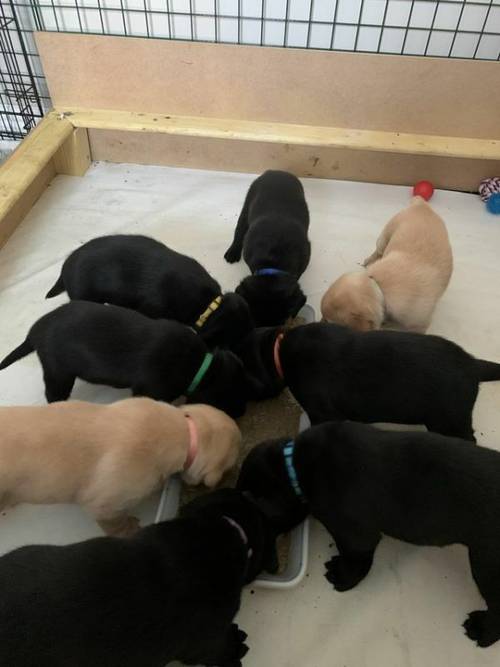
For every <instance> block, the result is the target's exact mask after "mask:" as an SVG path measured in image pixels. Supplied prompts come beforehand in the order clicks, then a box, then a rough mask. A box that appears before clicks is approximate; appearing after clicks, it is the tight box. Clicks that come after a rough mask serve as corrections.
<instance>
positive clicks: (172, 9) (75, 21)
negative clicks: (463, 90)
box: [0, 0, 500, 104]
mask: <svg viewBox="0 0 500 667" xmlns="http://www.w3.org/2000/svg"><path fill="white" fill-rule="evenodd" d="M0 3H1V4H4V0H0ZM7 4H12V6H13V7H14V8H15V10H16V15H17V18H18V24H19V35H20V40H21V41H24V43H25V44H26V52H27V61H28V64H29V65H30V67H31V69H32V73H33V78H34V81H35V83H36V86H37V89H38V92H39V96H40V99H41V102H42V104H45V103H47V102H48V95H47V91H46V88H45V83H44V79H43V72H42V70H41V66H40V62H39V58H38V55H37V53H36V48H35V44H34V41H33V39H32V31H33V30H34V29H38V30H48V31H59V32H78V33H91V34H105V35H125V36H133V37H154V38H160V39H173V40H194V41H208V42H219V43H230V44H233V43H234V44H257V45H265V46H281V47H295V48H306V49H307V48H313V49H325V50H334V51H358V52H365V53H386V54H399V55H414V56H415V55H416V56H434V57H439V58H469V59H482V60H497V61H498V60H500V0H9V2H7ZM15 52H16V54H17V53H18V52H19V49H17V50H16V51H15Z"/></svg>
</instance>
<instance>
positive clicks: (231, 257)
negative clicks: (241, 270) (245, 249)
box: [224, 246, 241, 264]
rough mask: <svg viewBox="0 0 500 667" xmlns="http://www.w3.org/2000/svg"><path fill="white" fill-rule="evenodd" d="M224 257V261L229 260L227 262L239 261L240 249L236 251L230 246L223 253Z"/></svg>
mask: <svg viewBox="0 0 500 667" xmlns="http://www.w3.org/2000/svg"><path fill="white" fill-rule="evenodd" d="M224 259H225V260H226V262H229V264H234V263H235V262H239V261H240V259H241V251H238V250H236V249H235V248H233V247H232V246H231V247H230V248H228V249H227V250H226V252H225V253H224Z"/></svg>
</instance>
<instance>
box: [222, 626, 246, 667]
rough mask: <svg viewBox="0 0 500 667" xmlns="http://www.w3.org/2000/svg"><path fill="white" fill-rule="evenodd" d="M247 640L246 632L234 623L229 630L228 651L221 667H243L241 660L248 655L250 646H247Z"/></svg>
mask: <svg viewBox="0 0 500 667" xmlns="http://www.w3.org/2000/svg"><path fill="white" fill-rule="evenodd" d="M246 638H247V634H246V632H243V630H240V629H239V627H238V625H237V624H236V623H233V624H232V625H231V627H230V629H229V633H228V638H227V644H226V650H225V652H224V657H223V659H222V660H221V662H220V667H241V659H242V658H243V657H244V656H245V655H246V654H247V653H248V646H247V645H246V644H245V640H246Z"/></svg>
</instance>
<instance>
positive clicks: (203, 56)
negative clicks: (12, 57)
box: [36, 32, 500, 139]
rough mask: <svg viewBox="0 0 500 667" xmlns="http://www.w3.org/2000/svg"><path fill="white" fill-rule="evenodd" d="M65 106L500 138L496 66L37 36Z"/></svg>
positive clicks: (499, 71) (55, 97)
mask: <svg viewBox="0 0 500 667" xmlns="http://www.w3.org/2000/svg"><path fill="white" fill-rule="evenodd" d="M36 41H37V45H38V49H39V52H40V55H41V58H42V63H43V69H44V72H45V75H46V78H47V82H48V86H49V90H50V93H51V96H52V102H53V104H54V106H55V107H56V108H60V107H65V106H68V107H87V108H93V109H117V110H123V111H139V112H146V113H148V112H149V113H154V112H159V113H160V112H162V113H163V114H171V115H176V116H203V117H208V118H239V119H242V120H255V121H269V122H276V123H298V124H301V125H314V126H321V127H343V128H363V129H365V130H381V131H386V132H391V131H398V132H405V133H410V134H412V133H413V134H435V135H442V136H454V137H455V136H456V137H466V138H469V137H478V138H482V139H489V138H492V139H500V113H498V110H499V109H500V85H499V77H500V66H499V64H498V63H497V62H486V61H477V60H460V59H455V58H429V57H426V58H422V57H418V56H417V57H413V56H396V55H394V56H393V55H376V54H362V53H341V52H331V51H316V50H314V49H293V48H276V47H261V46H245V45H231V44H206V43H200V42H198V43H196V42H181V41H174V40H162V39H148V38H131V37H111V36H103V35H77V34H64V33H54V32H52V33H38V34H37V35H36Z"/></svg>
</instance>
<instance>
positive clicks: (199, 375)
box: [186, 352, 214, 395]
mask: <svg viewBox="0 0 500 667" xmlns="http://www.w3.org/2000/svg"><path fill="white" fill-rule="evenodd" d="M213 360H214V355H213V354H211V353H210V352H207V353H206V354H205V358H204V359H203V361H202V362H201V366H200V367H199V369H198V371H197V372H196V375H195V376H194V378H193V379H192V381H191V384H190V385H189V387H188V388H187V392H186V393H187V394H188V395H189V394H192V393H193V392H194V391H196V389H197V388H198V385H199V384H200V382H201V381H202V380H203V378H204V377H205V373H206V372H207V371H208V369H209V368H210V364H211V363H212V361H213Z"/></svg>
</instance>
